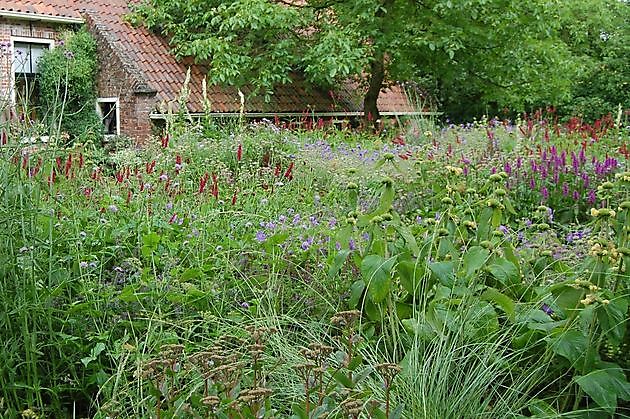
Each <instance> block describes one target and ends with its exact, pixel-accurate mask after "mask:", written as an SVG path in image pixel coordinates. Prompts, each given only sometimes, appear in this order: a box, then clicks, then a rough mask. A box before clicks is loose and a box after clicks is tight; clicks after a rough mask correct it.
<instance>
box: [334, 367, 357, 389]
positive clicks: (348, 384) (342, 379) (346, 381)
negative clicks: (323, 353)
mask: <svg viewBox="0 0 630 419" xmlns="http://www.w3.org/2000/svg"><path fill="white" fill-rule="evenodd" d="M333 378H334V379H335V381H337V382H338V383H339V384H341V385H342V386H344V387H345V388H354V383H353V382H352V379H351V378H350V377H348V376H347V375H346V374H345V373H344V372H343V371H336V372H335V373H334V374H333Z"/></svg>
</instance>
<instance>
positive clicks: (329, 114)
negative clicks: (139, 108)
mask: <svg viewBox="0 0 630 419" xmlns="http://www.w3.org/2000/svg"><path fill="white" fill-rule="evenodd" d="M380 114H381V116H439V115H442V112H380ZM173 115H176V113H173ZM168 116H170V115H169V114H165V113H152V114H150V115H149V118H151V119H153V120H161V119H166V118H167V117H168ZM185 116H187V117H190V118H194V119H198V118H203V117H205V116H210V117H225V118H238V117H240V116H241V114H240V112H210V113H209V114H206V113H203V112H196V113H188V114H185ZM243 116H244V117H246V118H275V117H278V118H314V117H322V118H330V117H351V116H363V112H245V113H244V114H243Z"/></svg>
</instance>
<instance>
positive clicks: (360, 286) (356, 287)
mask: <svg viewBox="0 0 630 419" xmlns="http://www.w3.org/2000/svg"><path fill="white" fill-rule="evenodd" d="M364 290H365V281H363V280H362V279H357V280H356V281H354V282H353V283H352V286H351V287H350V301H348V305H349V306H350V308H356V307H357V306H358V304H359V301H360V300H361V296H362V295H363V291H364Z"/></svg>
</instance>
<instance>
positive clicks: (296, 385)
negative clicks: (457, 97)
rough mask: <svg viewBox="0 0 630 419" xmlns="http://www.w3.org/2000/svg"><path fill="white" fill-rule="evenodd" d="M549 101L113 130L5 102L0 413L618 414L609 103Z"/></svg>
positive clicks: (618, 142)
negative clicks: (594, 113) (412, 114)
mask: <svg viewBox="0 0 630 419" xmlns="http://www.w3.org/2000/svg"><path fill="white" fill-rule="evenodd" d="M553 112H554V110H553V109H547V110H544V111H539V112H536V113H533V114H525V115H522V116H521V117H520V118H519V119H518V120H515V121H509V120H499V119H496V118H493V119H486V118H483V119H480V120H478V121H475V122H473V123H470V124H467V125H450V126H449V125H447V126H444V127H443V128H441V127H440V126H439V125H438V124H436V123H435V122H434V121H433V122H432V121H418V120H413V119H411V120H408V121H400V122H401V123H400V126H399V128H398V129H397V130H396V131H391V132H388V131H387V130H385V131H383V132H380V133H379V134H378V135H366V134H360V133H354V132H351V131H348V130H341V129H338V128H335V127H334V126H333V125H332V121H325V120H308V119H306V118H305V119H304V120H303V121H301V125H300V126H301V127H302V128H301V129H298V130H295V129H293V130H289V129H287V126H286V124H284V123H283V122H281V121H260V122H257V123H252V124H231V125H230V124H228V125H224V126H223V127H221V128H217V125H216V124H215V123H211V122H212V121H201V122H199V123H198V124H192V125H191V124H190V123H188V122H187V123H182V122H181V121H180V120H178V119H177V118H176V117H175V116H174V117H173V118H172V119H169V121H168V124H167V126H166V128H165V131H164V133H163V134H161V135H160V136H159V137H156V138H155V139H154V140H152V141H151V142H150V143H148V144H146V145H145V146H144V147H142V148H121V149H118V150H116V149H112V150H111V151H110V152H107V153H105V152H103V151H102V150H99V149H95V147H94V146H93V145H92V143H90V142H87V143H80V142H79V141H75V143H74V144H73V145H72V146H70V147H68V146H66V145H65V144H64V143H63V141H61V139H60V141H56V140H55V137H54V136H51V137H50V139H49V141H48V142H47V143H46V144H40V143H31V141H27V142H25V141H24V139H25V138H26V139H32V138H35V136H34V135H30V134H29V129H30V128H29V126H28V124H26V123H25V122H24V121H20V119H19V118H16V119H15V120H11V121H9V122H8V123H6V124H4V125H3V126H2V127H1V130H2V133H1V135H2V146H1V147H0V179H1V181H0V202H1V205H0V225H1V228H0V296H1V298H0V305H1V310H0V326H1V327H0V342H1V344H0V365H2V369H1V370H0V415H2V416H3V417H19V416H20V415H22V417H86V416H90V417H98V418H106V417H110V418H116V417H120V418H124V417H156V418H168V417H193V418H195V417H200V418H205V417H219V418H245V417H295V418H310V417H312V418H316V417H340V418H341V417H352V418H359V417H375V418H381V417H382V418H397V417H426V418H434V417H442V418H451V417H452V418H461V417H467V418H472V417H496V418H503V417H505V418H508V417H514V418H517V417H519V418H520V417H538V418H542V417H548V418H551V417H575V418H577V417H584V418H586V417H615V415H616V417H622V416H623V415H628V407H629V404H628V402H629V401H630V384H629V382H628V368H629V366H630V364H629V361H630V359H629V358H628V354H630V350H629V343H630V339H629V336H628V333H627V325H628V301H629V297H630V296H629V286H630V282H629V278H630V275H629V273H628V263H629V262H630V249H629V248H630V241H629V238H628V231H629V230H630V188H629V186H630V168H629V167H628V157H629V150H628V139H629V131H628V127H627V121H626V120H624V116H623V114H622V113H621V112H620V113H619V114H618V115H612V116H608V117H604V118H602V119H600V120H597V121H595V122H593V123H590V124H589V123H586V122H585V121H582V120H579V119H577V118H576V119H570V120H567V121H566V123H560V122H558V120H557V118H555V116H554V113H553ZM419 127H421V128H419Z"/></svg>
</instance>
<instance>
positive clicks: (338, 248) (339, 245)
mask: <svg viewBox="0 0 630 419" xmlns="http://www.w3.org/2000/svg"><path fill="white" fill-rule="evenodd" d="M335 250H337V251H340V250H341V243H339V242H335Z"/></svg>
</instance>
